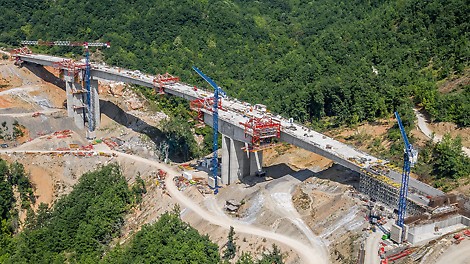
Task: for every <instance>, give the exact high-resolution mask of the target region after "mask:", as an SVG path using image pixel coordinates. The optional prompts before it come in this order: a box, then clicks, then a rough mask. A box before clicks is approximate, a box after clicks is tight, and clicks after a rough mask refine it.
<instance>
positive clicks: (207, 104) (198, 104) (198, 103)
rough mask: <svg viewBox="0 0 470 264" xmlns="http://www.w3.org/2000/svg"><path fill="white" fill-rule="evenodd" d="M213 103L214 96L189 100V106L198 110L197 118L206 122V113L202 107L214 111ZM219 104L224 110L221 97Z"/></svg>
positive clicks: (201, 121)
mask: <svg viewBox="0 0 470 264" xmlns="http://www.w3.org/2000/svg"><path fill="white" fill-rule="evenodd" d="M213 105H214V97H207V98H200V99H196V100H192V101H191V102H189V108H190V109H191V110H193V111H196V112H197V119H198V121H199V122H200V123H204V113H203V112H202V109H205V110H207V111H210V112H212V110H213V109H212V107H213ZM218 105H219V109H220V110H223V108H222V100H221V99H219V102H218Z"/></svg>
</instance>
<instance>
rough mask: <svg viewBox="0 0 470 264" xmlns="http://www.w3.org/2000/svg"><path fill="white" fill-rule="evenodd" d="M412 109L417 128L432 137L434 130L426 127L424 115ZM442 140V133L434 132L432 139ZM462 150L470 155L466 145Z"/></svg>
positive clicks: (435, 141)
mask: <svg viewBox="0 0 470 264" xmlns="http://www.w3.org/2000/svg"><path fill="white" fill-rule="evenodd" d="M413 111H414V112H415V115H416V118H417V119H418V128H419V130H420V131H421V132H423V134H424V135H425V136H426V137H428V138H429V139H430V138H432V136H433V134H434V132H433V131H432V130H431V129H430V128H429V127H428V121H427V120H426V118H425V117H424V115H423V114H422V113H421V112H419V111H418V109H416V108H414V109H413ZM441 140H442V135H437V134H434V138H433V141H434V143H437V142H439V141H441ZM462 150H463V152H464V153H465V154H467V156H468V157H470V149H469V148H466V147H462Z"/></svg>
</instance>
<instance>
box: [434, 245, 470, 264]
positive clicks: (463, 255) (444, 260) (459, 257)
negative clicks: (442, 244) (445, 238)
mask: <svg viewBox="0 0 470 264" xmlns="http://www.w3.org/2000/svg"><path fill="white" fill-rule="evenodd" d="M469 248H470V240H468V239H465V240H463V241H462V242H461V243H460V244H458V245H452V246H451V247H450V248H448V249H447V250H446V251H445V252H444V254H442V255H441V256H440V257H439V258H438V259H437V260H436V264H449V263H459V264H470V250H469Z"/></svg>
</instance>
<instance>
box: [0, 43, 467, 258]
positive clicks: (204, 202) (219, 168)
mask: <svg viewBox="0 0 470 264" xmlns="http://www.w3.org/2000/svg"><path fill="white" fill-rule="evenodd" d="M102 45H106V44H102ZM107 45H109V44H107ZM87 48H88V47H87ZM6 54H7V53H6ZM12 54H13V55H14V56H12V58H11V59H8V60H1V61H0V87H1V88H0V123H1V125H2V127H0V128H1V129H2V134H1V135H3V137H2V139H0V143H1V149H0V156H1V157H2V158H3V159H6V160H8V161H18V162H21V163H23V164H24V165H25V169H26V170H28V171H29V173H30V177H31V180H32V181H33V183H34V184H35V186H36V190H35V194H36V196H37V197H38V203H37V204H39V203H40V202H45V203H48V204H52V203H54V201H55V200H56V199H57V198H58V197H60V196H61V195H64V194H66V193H68V192H70V191H71V190H72V188H73V185H74V184H75V183H77V180H78V177H79V176H80V175H81V174H82V173H84V172H87V171H90V170H92V169H94V168H97V167H98V166H100V165H102V164H107V163H118V164H119V165H120V166H121V168H122V170H123V174H124V175H125V176H126V178H127V179H128V181H129V182H130V183H132V182H134V181H135V180H136V177H137V175H139V176H140V177H141V178H142V179H143V180H144V181H145V183H146V185H147V186H149V187H148V193H147V194H146V195H144V196H143V201H142V203H141V205H140V206H139V208H138V209H136V210H135V211H134V212H133V213H132V214H130V215H129V216H128V217H127V218H126V220H125V221H126V222H125V225H124V230H123V232H122V236H121V237H119V238H117V239H116V241H115V243H116V244H118V243H121V244H122V243H124V242H125V241H127V239H128V238H129V237H130V235H131V234H132V233H135V231H136V230H138V229H139V228H140V227H141V226H142V225H143V224H145V223H152V222H154V221H155V220H156V219H157V218H158V217H159V216H160V215H161V214H162V213H164V212H165V211H166V210H170V209H171V208H172V207H173V206H174V205H175V204H180V206H181V209H182V211H181V218H182V219H183V220H184V221H186V222H188V223H190V224H191V226H193V227H195V228H196V229H198V231H199V232H200V233H203V234H208V235H209V237H210V238H211V240H212V241H214V242H216V243H217V244H219V245H220V246H223V245H224V243H225V240H226V236H227V233H228V229H229V227H230V226H233V227H234V228H235V231H236V232H237V234H236V237H235V239H236V241H237V245H238V246H239V247H240V248H239V250H238V252H240V253H241V252H243V251H244V252H252V253H254V254H255V255H256V254H260V253H262V252H264V251H266V249H267V248H269V247H270V245H271V244H273V243H275V244H278V245H279V247H280V249H281V250H282V251H283V252H285V253H286V254H287V257H286V262H287V263H443V261H445V260H447V262H448V261H449V260H450V259H451V258H450V256H452V255H453V254H460V255H463V256H466V257H467V258H468V257H470V255H469V253H468V252H467V251H468V250H467V251H462V248H465V247H467V248H468V245H469V243H470V242H469V241H468V240H470V239H469V238H470V231H469V228H470V227H469V226H470V219H469V218H468V217H469V216H470V213H469V212H470V201H469V199H468V198H467V197H465V196H463V195H455V194H445V193H444V192H442V191H440V190H437V189H435V188H433V187H431V186H429V185H427V184H425V183H422V182H420V181H418V180H416V179H415V178H413V177H410V168H411V167H412V165H413V163H414V162H416V158H417V157H416V155H417V153H416V152H415V151H414V149H413V147H412V146H411V145H410V144H409V142H407V141H408V139H407V137H406V134H404V130H402V137H403V141H404V146H405V154H406V155H405V158H404V161H403V163H404V164H401V165H400V166H402V165H403V166H404V167H403V168H399V167H397V166H394V165H392V164H391V163H389V162H388V161H385V160H381V159H378V158H375V157H373V156H371V155H369V154H367V153H364V152H363V151H361V150H358V149H356V148H354V147H351V146H349V145H346V144H344V143H342V142H340V141H337V140H336V139H334V138H331V137H328V136H326V135H323V134H320V133H318V132H315V131H313V130H311V129H309V128H306V127H304V126H302V125H301V124H297V123H295V122H294V121H293V120H292V119H290V118H285V117H281V116H280V115H276V114H272V113H270V112H269V110H268V109H266V106H264V105H262V104H256V105H250V104H248V103H245V102H241V101H239V100H237V99H235V98H227V97H226V96H225V92H223V90H222V89H220V87H218V86H217V85H216V84H215V83H214V82H213V81H212V80H211V79H210V78H208V77H207V76H205V75H204V74H202V72H198V71H196V72H197V73H198V74H199V75H200V76H201V77H203V78H204V80H206V81H207V82H208V83H209V84H210V85H211V86H212V87H213V88H214V91H215V92H209V91H207V90H204V89H201V88H198V87H195V86H191V85H187V84H184V83H183V82H182V81H181V80H180V79H179V78H178V77H176V76H173V75H171V74H168V73H166V74H159V75H157V76H149V75H147V74H143V73H141V72H138V71H129V70H125V69H121V68H113V67H109V66H106V65H102V64H90V63H89V62H88V59H87V60H86V62H85V63H82V62H74V61H71V60H65V59H54V57H52V58H53V59H50V58H48V57H45V56H44V55H37V56H36V57H35V55H34V54H32V53H31V52H30V51H29V50H16V51H14V52H12ZM8 55H9V56H10V54H8ZM49 62H50V63H49ZM15 64H16V65H15ZM19 64H20V65H22V67H18V65H19ZM94 76H95V77H96V78H95V77H94ZM130 80H133V81H130ZM129 84H139V85H144V86H146V85H147V86H148V87H151V88H152V89H154V91H155V93H156V94H159V95H160V96H180V97H183V98H185V99H188V100H190V108H191V110H193V111H194V112H195V113H196V116H197V118H196V120H195V123H196V126H206V125H209V126H211V127H213V128H215V129H214V134H215V135H214V149H213V153H212V154H211V155H209V156H207V157H206V158H202V159H197V160H192V161H189V162H185V163H173V162H171V161H170V160H169V159H168V156H167V155H166V154H165V152H162V151H161V146H162V142H163V141H164V139H163V137H162V135H161V133H160V122H161V121H163V120H165V119H167V118H168V116H167V115H166V114H164V113H163V112H154V111H152V110H150V107H149V102H148V101H147V99H145V98H144V97H142V96H141V95H139V94H138V93H137V92H136V91H135V90H133V89H132V88H131V87H130V86H129ZM219 95H220V98H219ZM397 120H398V122H400V123H401V121H400V119H399V116H397ZM217 133H220V134H222V144H221V146H218V145H217V136H218V135H217ZM6 135H7V136H6ZM214 193H215V194H214ZM36 206H37V205H36ZM20 216H21V219H23V220H24V219H25V217H26V212H25V211H23V212H20ZM456 252H459V253H456ZM462 252H464V253H462ZM462 259H463V258H462Z"/></svg>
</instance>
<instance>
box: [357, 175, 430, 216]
mask: <svg viewBox="0 0 470 264" xmlns="http://www.w3.org/2000/svg"><path fill="white" fill-rule="evenodd" d="M399 187H400V186H399V184H397V183H395V182H393V181H392V180H391V179H390V178H388V177H387V176H384V175H380V174H375V173H371V172H368V171H365V170H363V172H362V173H360V180H359V191H360V192H361V193H364V194H367V195H368V196H369V197H370V198H372V199H375V200H377V201H379V202H381V203H383V204H385V205H387V206H389V207H390V208H395V207H396V206H397V204H398V198H399ZM407 200H408V205H409V206H408V207H407V208H406V211H407V214H408V215H410V216H411V215H419V214H422V213H424V212H426V211H427V208H425V207H424V206H422V205H420V204H417V203H416V202H414V201H413V200H411V199H409V198H408V199H407Z"/></svg>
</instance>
